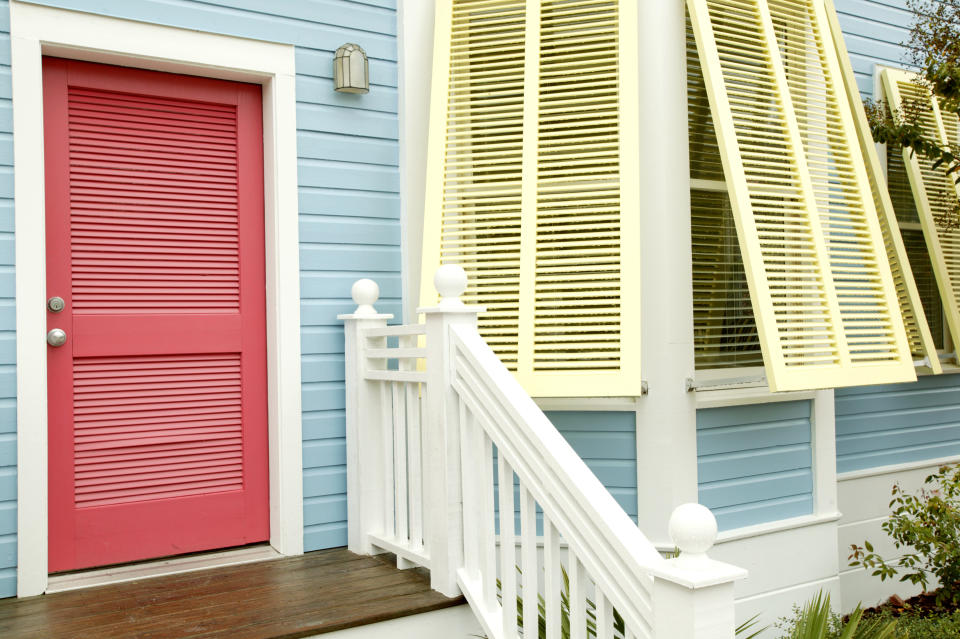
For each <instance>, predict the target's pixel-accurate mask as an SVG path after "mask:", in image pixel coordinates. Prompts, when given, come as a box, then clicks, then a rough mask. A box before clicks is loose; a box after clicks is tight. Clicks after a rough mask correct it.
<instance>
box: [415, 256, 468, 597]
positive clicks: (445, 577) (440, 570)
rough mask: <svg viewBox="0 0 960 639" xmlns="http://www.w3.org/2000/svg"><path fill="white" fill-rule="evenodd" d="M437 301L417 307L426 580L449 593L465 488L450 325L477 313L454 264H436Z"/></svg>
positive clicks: (459, 558) (459, 557) (459, 554)
mask: <svg viewBox="0 0 960 639" xmlns="http://www.w3.org/2000/svg"><path fill="white" fill-rule="evenodd" d="M433 283H434V285H435V286H436V288H437V292H438V293H439V294H440V303H439V304H437V305H436V306H432V307H427V308H418V309H417V312H418V313H423V315H424V316H425V317H426V331H427V401H426V411H425V413H424V423H423V441H424V455H423V486H424V500H425V503H426V505H427V507H425V508H424V516H425V518H426V521H425V536H426V542H427V547H428V549H429V552H430V585H431V587H432V588H433V589H434V590H437V591H439V592H442V593H443V594H445V595H447V596H448V597H453V596H456V595H459V594H460V588H459V586H457V570H459V568H460V567H461V565H462V564H463V492H462V490H461V483H460V482H461V478H460V419H459V418H460V411H459V404H458V400H457V395H456V393H455V392H454V390H453V374H454V352H453V348H452V340H451V336H450V329H451V327H453V326H468V327H473V328H474V330H476V326H477V313H478V312H479V311H481V310H482V309H480V308H477V307H467V306H465V305H464V304H463V302H462V301H461V300H460V296H461V295H462V294H463V292H464V291H465V290H466V288H467V274H466V273H465V272H464V270H463V268H461V267H460V266H458V265H456V264H445V265H443V266H441V267H440V268H439V269H437V273H436V275H435V276H434V278H433Z"/></svg>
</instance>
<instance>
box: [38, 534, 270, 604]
mask: <svg viewBox="0 0 960 639" xmlns="http://www.w3.org/2000/svg"><path fill="white" fill-rule="evenodd" d="M281 557H283V555H281V554H280V553H278V552H277V551H276V550H274V549H273V548H272V547H271V546H270V544H263V545H258V546H250V547H247V548H231V549H229V550H217V551H213V552H208V553H200V554H195V555H190V556H188V557H169V558H166V559H157V560H156V561H146V562H141V563H137V564H129V565H125V566H110V567H108V568H94V569H91V570H84V571H82V572H72V573H68V574H63V575H50V578H49V580H48V581H47V590H46V592H47V593H48V594H50V593H55V592H64V591H67V590H77V589H79V588H92V587H94V586H106V585H108V584H118V583H123V582H125V581H136V580H138V579H149V578H151V577H162V576H164V575H174V574H179V573H184V572H194V571H197V570H208V569H210V568H222V567H224V566H235V565H238V564H249V563H253V562H255V561H267V560H270V559H280V558H281Z"/></svg>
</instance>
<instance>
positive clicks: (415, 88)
mask: <svg viewBox="0 0 960 639" xmlns="http://www.w3.org/2000/svg"><path fill="white" fill-rule="evenodd" d="M434 4H435V3H434V2H433V1H432V0H431V1H429V2H424V0H400V3H399V6H398V7H397V15H398V18H399V19H398V27H399V30H398V38H397V39H398V41H399V65H398V66H399V89H398V90H399V95H400V100H399V103H398V107H399V116H400V220H401V227H400V228H401V234H402V237H401V247H402V254H403V300H404V307H403V318H404V322H412V321H414V318H415V317H416V312H415V310H416V306H417V303H418V301H417V300H418V297H419V293H420V262H421V250H422V245H421V243H422V241H423V209H424V192H425V191H424V189H425V186H426V170H427V129H428V128H429V114H430V81H431V78H432V77H433V76H432V75H431V69H432V66H433V15H434Z"/></svg>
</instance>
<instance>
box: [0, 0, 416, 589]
mask: <svg viewBox="0 0 960 639" xmlns="http://www.w3.org/2000/svg"><path fill="white" fill-rule="evenodd" d="M35 4H43V5H48V6H52V7H59V8H65V9H76V10H86V11H93V12H96V13H99V14H103V15H108V16H114V17H119V18H127V19H132V20H139V21H143V22H151V23H157V24H164V25H170V26H176V27H185V28H189V29H198V30H202V31H208V32H213V33H223V34H227V35H233V36H241V37H246V38H254V39H259V40H269V41H273V42H282V43H286V44H293V45H295V46H296V65H297V79H296V89H297V131H298V137H297V151H298V153H297V155H298V175H299V201H300V241H301V248H300V264H301V291H302V298H303V300H302V306H301V322H302V329H301V339H302V352H303V357H302V374H303V410H304V415H303V439H304V447H303V463H304V524H305V529H304V544H305V547H306V549H307V550H316V549H319V548H327V547H332V546H342V545H345V544H346V539H347V537H346V495H345V489H346V485H345V484H346V480H345V472H346V471H345V465H344V464H345V456H344V447H345V444H344V414H343V408H344V390H343V325H342V323H341V322H339V321H338V320H337V319H336V315H337V314H338V313H346V312H349V311H350V310H352V308H353V305H352V303H351V302H350V286H351V285H352V284H353V282H354V281H355V280H356V279H359V278H360V277H373V278H375V279H376V280H377V281H378V282H379V283H380V287H381V295H382V297H381V300H380V302H379V303H378V305H377V306H378V308H379V309H380V310H381V311H382V312H387V313H395V314H397V315H398V316H399V313H400V274H399V273H400V223H399V218H400V198H399V186H400V172H399V168H398V157H399V156H398V142H397V138H398V131H399V123H398V117H397V62H396V61H397V39H396V32H397V24H396V22H397V19H396V1H395V0H357V1H355V2H352V1H349V0H271V2H269V3H267V2H263V1H262V0H204V1H202V2H201V1H193V0H137V1H136V2H130V1H129V0H100V1H98V2H96V3H91V2H89V0H38V1H37V2H36V3H35ZM0 31H2V34H0V596H7V595H13V594H15V592H16V585H15V569H14V566H15V564H16V537H15V532H16V503H15V501H14V499H15V497H16V452H15V451H16V442H15V429H16V418H15V406H14V400H13V398H14V397H15V395H16V393H15V382H14V366H13V365H14V362H15V359H14V357H15V354H14V336H13V330H14V326H15V324H14V314H13V295H14V289H13V235H12V232H13V212H12V201H11V197H12V194H13V180H12V176H13V169H12V143H11V135H10V132H11V131H12V128H11V104H10V68H9V64H10V42H9V9H8V5H7V2H6V0H0ZM345 42H355V43H357V44H359V45H361V46H362V47H364V49H365V50H366V51H367V53H368V55H369V56H370V80H371V84H372V87H371V91H370V93H369V94H367V95H347V94H340V93H336V92H334V91H333V83H332V81H331V77H332V60H333V52H334V51H335V50H336V49H337V47H339V46H340V45H341V44H344V43H345Z"/></svg>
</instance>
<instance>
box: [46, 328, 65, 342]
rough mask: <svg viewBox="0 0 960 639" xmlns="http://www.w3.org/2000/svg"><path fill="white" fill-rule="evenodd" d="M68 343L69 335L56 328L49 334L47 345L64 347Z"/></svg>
mask: <svg viewBox="0 0 960 639" xmlns="http://www.w3.org/2000/svg"><path fill="white" fill-rule="evenodd" d="M66 343H67V333H66V331H64V330H63V329H62V328H54V329H51V330H50V332H48V333H47V344H49V345H50V346H63V345H64V344H66Z"/></svg>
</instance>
